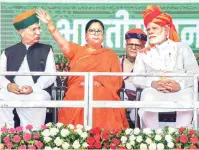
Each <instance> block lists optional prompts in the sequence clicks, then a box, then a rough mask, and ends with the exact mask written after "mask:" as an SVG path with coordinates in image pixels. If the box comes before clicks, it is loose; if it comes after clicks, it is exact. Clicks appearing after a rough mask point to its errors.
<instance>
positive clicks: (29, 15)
mask: <svg viewBox="0 0 199 150" xmlns="http://www.w3.org/2000/svg"><path fill="white" fill-rule="evenodd" d="M35 23H39V18H37V16H36V13H35V10H28V11H26V12H23V13H21V14H19V15H18V16H16V17H15V18H14V20H13V25H14V27H15V29H16V30H20V29H25V28H27V27H29V26H30V25H33V24H35Z"/></svg>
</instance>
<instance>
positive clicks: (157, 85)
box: [151, 79, 181, 93]
mask: <svg viewBox="0 0 199 150" xmlns="http://www.w3.org/2000/svg"><path fill="white" fill-rule="evenodd" d="M151 86H152V87H153V88H154V89H156V90H157V91H160V92H163V93H174V92H178V91H179V90H180V89H181V88H180V84H179V83H177V82H176V81H174V80H168V79H167V80H159V81H153V82H152V83H151Z"/></svg>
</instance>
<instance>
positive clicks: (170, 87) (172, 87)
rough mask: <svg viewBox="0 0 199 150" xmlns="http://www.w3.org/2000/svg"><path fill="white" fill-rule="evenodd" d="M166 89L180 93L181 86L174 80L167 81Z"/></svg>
mask: <svg viewBox="0 0 199 150" xmlns="http://www.w3.org/2000/svg"><path fill="white" fill-rule="evenodd" d="M165 88H167V89H168V90H169V91H170V92H178V91H179V90H180V89H181V87H180V84H179V83H177V82H176V81H174V80H167V81H166V84H165Z"/></svg>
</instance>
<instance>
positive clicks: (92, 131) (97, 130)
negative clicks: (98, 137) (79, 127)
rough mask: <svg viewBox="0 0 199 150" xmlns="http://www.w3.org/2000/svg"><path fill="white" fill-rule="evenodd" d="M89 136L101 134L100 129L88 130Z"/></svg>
mask: <svg viewBox="0 0 199 150" xmlns="http://www.w3.org/2000/svg"><path fill="white" fill-rule="evenodd" d="M90 133H91V134H100V133H101V129H100V128H99V127H97V128H93V129H91V130H90Z"/></svg>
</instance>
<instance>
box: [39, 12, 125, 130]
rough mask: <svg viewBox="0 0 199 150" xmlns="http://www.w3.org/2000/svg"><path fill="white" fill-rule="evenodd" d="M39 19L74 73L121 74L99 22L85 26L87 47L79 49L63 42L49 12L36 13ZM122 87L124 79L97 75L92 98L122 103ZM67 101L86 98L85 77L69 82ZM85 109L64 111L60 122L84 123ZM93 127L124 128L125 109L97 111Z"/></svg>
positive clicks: (99, 109)
mask: <svg viewBox="0 0 199 150" xmlns="http://www.w3.org/2000/svg"><path fill="white" fill-rule="evenodd" d="M37 14H38V17H39V18H40V19H41V20H42V21H43V22H44V23H46V24H47V26H48V30H49V31H50V33H51V35H52V36H53V38H54V39H55V40H56V42H57V43H58V45H59V48H60V49H61V51H62V52H63V54H64V56H65V57H66V58H67V59H68V61H69V62H70V71H71V72H121V66H120V62H119V59H118V57H117V55H116V53H115V52H114V51H113V50H110V49H107V48H104V47H103V46H102V42H103V40H104V25H103V23H102V22H101V21H99V20H96V19H94V20H90V21H89V22H88V23H87V25H86V29H85V32H86V35H85V38H86V41H87V44H86V45H84V46H80V45H78V44H75V43H71V42H69V41H67V40H66V39H64V38H63V37H62V36H61V34H60V33H59V31H58V30H57V29H56V27H55V25H54V24H53V22H52V19H51V18H50V16H49V15H48V13H47V12H45V11H43V10H41V9H40V10H37ZM121 86H122V77H118V76H112V77H111V76H96V77H94V85H93V88H94V89H93V99H94V100H95V101H97V100H107V101H120V98H119V96H118V94H117V92H118V90H119V89H120V88H121ZM65 95H66V96H65V97H64V100H66V101H67V100H74V101H75V100H83V99H84V77H81V76H71V77H69V80H68V90H67V92H66V94H65ZM83 114H84V112H83V108H62V109H60V111H59V114H58V121H59V122H62V123H64V124H66V125H67V124H73V125H77V124H83ZM93 127H100V128H105V129H107V130H113V129H116V128H121V129H125V128H127V127H128V122H127V119H126V115H125V109H121V108H94V110H93Z"/></svg>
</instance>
